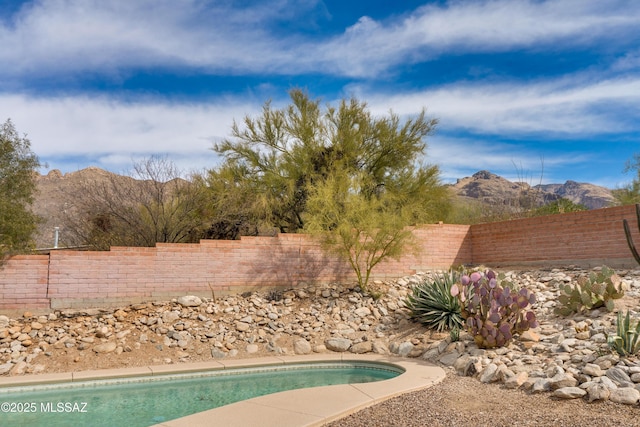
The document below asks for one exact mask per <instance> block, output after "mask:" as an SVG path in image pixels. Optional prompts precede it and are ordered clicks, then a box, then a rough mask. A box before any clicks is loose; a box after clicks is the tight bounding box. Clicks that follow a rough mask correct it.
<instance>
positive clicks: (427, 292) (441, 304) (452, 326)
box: [405, 270, 464, 332]
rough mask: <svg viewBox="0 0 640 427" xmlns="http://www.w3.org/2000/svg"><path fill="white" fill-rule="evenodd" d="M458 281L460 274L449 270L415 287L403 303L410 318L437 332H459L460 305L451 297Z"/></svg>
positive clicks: (456, 299)
mask: <svg viewBox="0 0 640 427" xmlns="http://www.w3.org/2000/svg"><path fill="white" fill-rule="evenodd" d="M459 280H460V273H458V272H457V271H455V270H450V271H448V272H447V273H442V274H439V275H438V276H436V277H435V278H434V279H433V280H426V281H424V282H422V283H421V284H419V285H417V286H415V287H414V288H413V290H412V293H410V294H409V295H408V296H407V299H406V301H405V304H406V306H407V308H409V310H410V311H411V318H412V319H413V320H415V321H417V322H420V323H422V324H423V325H425V326H426V327H427V328H429V329H434V330H436V331H438V332H443V331H445V330H449V331H456V330H460V328H462V327H463V326H464V319H463V318H462V316H461V315H460V303H459V302H458V298H456V297H454V296H452V295H451V287H452V286H453V285H454V284H456V283H458V282H459Z"/></svg>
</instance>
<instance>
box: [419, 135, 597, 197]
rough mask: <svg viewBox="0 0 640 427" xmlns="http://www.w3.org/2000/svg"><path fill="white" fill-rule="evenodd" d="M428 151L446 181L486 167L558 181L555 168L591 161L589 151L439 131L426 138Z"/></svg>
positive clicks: (513, 177)
mask: <svg viewBox="0 0 640 427" xmlns="http://www.w3.org/2000/svg"><path fill="white" fill-rule="evenodd" d="M427 154H428V160H429V162H431V163H433V164H437V165H440V168H441V172H442V175H441V176H442V179H443V180H444V181H445V182H455V181H456V179H458V178H463V177H467V176H470V175H472V174H474V173H475V172H477V171H479V170H489V171H491V172H493V173H495V174H498V175H500V176H502V177H504V178H506V179H508V180H510V181H524V182H526V183H528V184H530V185H536V184H539V183H541V182H542V183H543V184H545V183H550V182H557V181H558V179H557V178H556V176H557V171H558V170H563V169H564V170H567V169H569V168H571V167H572V166H574V165H578V164H581V163H585V162H589V161H593V159H592V158H591V156H590V155H588V154H575V153H574V154H559V153H557V152H555V151H549V150H545V148H544V147H539V148H535V147H532V146H530V145H523V144H509V143H502V142H495V141H491V140H490V139H488V138H467V137H449V136H438V135H435V136H433V137H432V138H430V139H429V146H428V149H427ZM561 180H562V179H561Z"/></svg>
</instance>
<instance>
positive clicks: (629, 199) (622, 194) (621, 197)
mask: <svg viewBox="0 0 640 427" xmlns="http://www.w3.org/2000/svg"><path fill="white" fill-rule="evenodd" d="M624 170H625V172H630V171H635V174H636V176H635V178H633V180H632V181H631V182H630V183H629V184H627V185H626V186H624V187H622V188H618V189H616V190H613V192H612V193H613V197H615V199H616V202H617V203H618V204H620V205H633V204H636V203H640V154H635V155H634V156H633V160H630V161H628V162H627V164H626V166H625V169H624Z"/></svg>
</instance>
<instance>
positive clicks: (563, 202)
mask: <svg viewBox="0 0 640 427" xmlns="http://www.w3.org/2000/svg"><path fill="white" fill-rule="evenodd" d="M586 210H587V207H586V206H584V205H581V204H579V203H574V202H572V201H571V200H569V199H566V198H564V197H563V198H561V199H558V200H554V201H553V202H551V203H547V204H546V205H543V206H540V207H539V208H536V209H534V210H532V211H531V214H530V216H544V215H554V214H561V213H568V212H580V211H586Z"/></svg>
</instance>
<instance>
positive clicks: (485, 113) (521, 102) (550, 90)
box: [353, 75, 640, 138]
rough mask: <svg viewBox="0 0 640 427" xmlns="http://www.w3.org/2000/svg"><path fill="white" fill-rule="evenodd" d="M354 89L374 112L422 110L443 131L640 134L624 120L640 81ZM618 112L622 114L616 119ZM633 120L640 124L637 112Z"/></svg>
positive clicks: (639, 93)
mask: <svg viewBox="0 0 640 427" xmlns="http://www.w3.org/2000/svg"><path fill="white" fill-rule="evenodd" d="M353 89H354V91H355V92H357V93H358V96H360V97H362V98H364V99H367V100H369V104H370V105H371V107H372V109H374V111H376V112H378V113H381V114H383V113H385V112H386V111H388V110H389V108H390V107H392V108H393V110H394V111H395V112H397V113H398V114H415V113H416V112H417V111H420V108H422V107H426V108H428V112H429V113H430V114H432V115H433V116H435V117H437V118H439V120H440V122H441V125H442V126H443V127H445V128H447V129H454V128H457V129H465V130H469V131H473V132H480V133H489V134H494V133H504V132H507V133H510V134H513V135H527V134H545V135H546V136H552V135H558V134H560V135H562V136H564V137H570V138H574V137H583V136H585V135H599V134H610V133H620V132H625V131H626V132H629V131H640V121H638V120H629V116H628V114H632V115H633V114H634V113H633V110H632V109H631V111H629V109H630V108H632V107H633V106H634V105H638V104H639V103H640V76H638V77H627V78H620V79H613V80H603V81H585V79H584V76H582V75H572V76H565V77H563V78H561V79H556V80H552V81H540V82H536V81H533V82H506V83H492V82H487V83H482V82H475V83H473V84H472V83H467V82H461V83H455V84H447V85H444V86H440V87H433V88H429V89H426V90H422V91H411V92H408V93H401V94H394V95H385V94H380V93H368V92H367V89H366V88H360V89H357V88H355V87H354V88H353ZM603 106H606V107H607V108H602V107H603ZM620 109H625V110H627V112H626V114H625V115H616V114H615V113H616V111H618V110H620ZM635 117H636V118H637V119H640V112H638V111H636V114H635Z"/></svg>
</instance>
